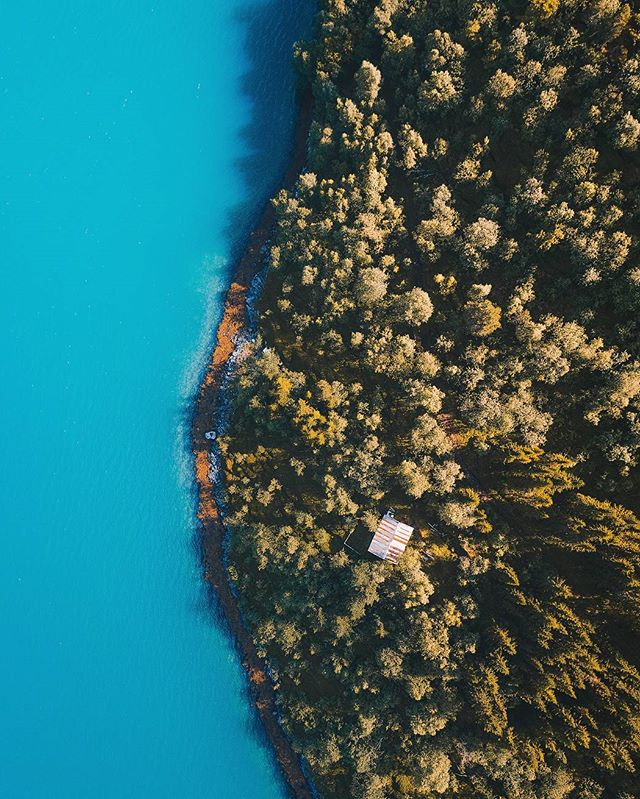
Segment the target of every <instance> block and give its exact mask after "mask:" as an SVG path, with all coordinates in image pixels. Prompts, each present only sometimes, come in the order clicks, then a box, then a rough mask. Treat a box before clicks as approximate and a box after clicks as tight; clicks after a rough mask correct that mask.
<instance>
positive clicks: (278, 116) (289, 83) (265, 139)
mask: <svg viewBox="0 0 640 799" xmlns="http://www.w3.org/2000/svg"><path fill="white" fill-rule="evenodd" d="M316 5H317V4H316V2H315V0H258V1H257V2H255V1H254V2H251V3H247V4H246V5H244V6H243V7H242V8H240V9H239V11H238V12H237V14H236V15H235V20H236V22H237V24H238V25H239V27H240V29H241V35H242V39H243V45H244V48H243V49H244V55H245V58H246V61H247V71H246V72H245V74H244V75H243V77H242V81H241V86H240V91H241V92H242V94H243V95H244V97H245V98H246V99H247V101H248V104H249V111H250V118H249V122H248V123H247V124H246V125H245V127H244V128H243V129H242V130H241V131H240V136H241V139H242V142H243V144H244V147H245V149H246V154H245V155H243V156H242V158H239V159H237V161H236V162H235V164H234V168H235V169H236V170H237V173H238V174H239V175H240V177H241V179H242V188H243V194H244V197H245V199H244V200H243V201H242V202H241V203H240V204H238V205H236V206H235V207H234V208H232V209H231V211H230V212H229V221H228V225H227V227H226V231H225V233H226V236H227V238H228V240H229V242H230V252H231V257H232V262H233V263H235V262H236V261H237V259H238V258H239V257H240V255H241V253H242V249H243V247H244V245H245V244H246V242H247V239H248V237H249V235H250V233H251V231H252V229H253V228H254V226H255V224H256V223H257V221H258V218H259V216H260V213H261V211H262V209H263V208H264V205H265V203H266V202H268V201H269V200H270V199H271V197H273V196H274V195H275V193H276V192H277V191H278V189H279V188H280V187H281V185H282V180H283V178H284V175H285V173H286V170H287V166H288V161H289V158H290V156H291V151H292V146H293V137H294V130H295V123H296V117H297V114H296V89H297V86H298V80H297V76H296V74H295V69H294V66H293V46H294V44H295V42H297V41H300V40H302V39H304V38H307V37H308V36H310V34H311V30H312V22H313V17H314V14H315V11H316Z"/></svg>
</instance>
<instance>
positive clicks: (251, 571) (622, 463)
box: [220, 0, 640, 799]
mask: <svg viewBox="0 0 640 799" xmlns="http://www.w3.org/2000/svg"><path fill="white" fill-rule="evenodd" d="M639 35H640V20H639V17H638V12H637V10H635V9H634V8H632V7H631V6H630V5H628V4H625V3H624V2H621V1H620V0H528V2H527V0H509V1H508V2H495V3H494V2H490V1H489V0H479V1H478V2H473V0H324V2H323V3H322V10H321V13H320V15H319V22H318V29H317V35H316V36H315V38H314V40H313V41H312V42H311V43H308V44H304V45H301V46H300V47H299V49H298V52H297V60H298V63H299V65H300V68H301V70H302V71H303V73H304V75H305V76H306V78H307V79H308V80H309V81H310V82H311V84H312V86H313V92H314V98H315V111H314V121H313V124H312V127H311V133H310V148H309V160H308V171H307V172H305V173H304V174H303V175H301V176H300V179H299V181H298V183H297V186H296V188H295V191H293V192H290V193H287V192H282V193H281V194H280V195H279V196H278V197H277V199H276V200H275V203H276V208H277V215H278V221H277V226H276V229H275V231H274V235H273V241H272V247H271V251H270V255H269V262H270V269H269V275H268V280H267V284H266V287H265V291H264V294H263V298H262V309H261V321H260V325H259V331H258V333H259V334H258V337H257V339H256V341H255V342H253V343H251V344H248V345H246V351H245V353H244V356H245V357H244V358H243V359H242V360H241V365H240V366H239V368H238V373H237V376H236V390H235V392H234V400H233V407H232V409H231V418H230V422H229V424H228V429H227V431H226V433H225V435H223V436H221V437H220V448H221V452H222V455H223V458H224V463H225V490H226V502H227V505H228V510H229V522H230V526H231V529H232V538H231V550H230V553H229V572H230V575H231V577H232V579H233V580H234V581H235V584H236V586H237V589H238V593H239V599H240V603H241V607H242V609H243V612H244V614H245V618H246V620H247V622H248V624H249V626H250V628H251V630H252V633H253V635H254V637H255V639H256V641H257V642H258V644H259V647H260V649H261V652H262V653H263V654H264V656H265V658H266V659H267V661H268V663H269V665H270V667H271V669H272V672H273V677H274V680H275V682H276V686H277V688H278V696H279V704H280V710H281V713H282V719H283V723H284V725H285V727H286V729H287V731H288V732H289V733H290V735H291V738H292V740H293V742H294V745H295V746H296V748H297V749H298V750H299V751H301V752H302V753H303V754H304V756H305V758H306V761H307V762H308V764H309V767H310V770H311V772H312V774H313V776H314V779H315V781H316V783H317V785H318V788H319V790H320V793H321V795H322V796H323V797H325V799H333V798H334V797H336V798H337V797H340V799H342V798H343V797H353V799H418V798H419V797H425V798H427V797H428V798H430V799H435V797H445V799H447V798H451V799H454V798H458V797H459V798H460V799H632V797H635V796H638V795H639V794H640V777H639V775H638V767H639V766H640V671H639V669H640V629H639V628H640V571H639V567H640V521H639V519H638V516H637V515H636V514H638V513H640V486H639V480H638V460H639V458H640V247H639V246H638V242H639V239H638V236H639V234H640V111H639V109H640V54H639V48H638V39H639ZM390 506H392V507H394V508H395V509H396V515H397V516H398V517H399V518H402V519H403V520H405V521H407V522H408V523H409V524H411V525H413V526H415V528H416V533H415V534H414V537H413V539H412V541H411V544H410V546H409V547H408V549H407V551H406V553H405V555H404V556H403V558H402V559H401V560H400V563H399V564H398V565H397V566H393V565H391V564H389V563H385V562H382V561H377V560H375V559H374V558H372V557H371V556H368V555H367V554H366V549H367V545H368V542H369V540H370V538H371V531H372V530H373V529H375V525H376V523H377V520H378V518H379V517H380V515H381V514H382V513H383V512H384V510H386V508H387V507H390ZM347 537H348V546H347V545H345V539H347Z"/></svg>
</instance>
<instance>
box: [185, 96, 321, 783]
mask: <svg viewBox="0 0 640 799" xmlns="http://www.w3.org/2000/svg"><path fill="white" fill-rule="evenodd" d="M311 110H312V96H311V90H310V89H309V88H305V89H304V91H302V92H301V93H300V101H299V111H298V121H297V125H296V133H295V142H294V147H293V152H292V155H291V159H290V162H289V168H288V170H287V173H286V175H285V177H284V180H283V182H282V185H283V186H284V187H285V188H290V187H292V186H293V185H294V184H295V181H296V179H297V177H298V175H299V174H300V172H301V171H302V169H303V168H304V165H305V163H306V159H307V140H308V132H309V125H310V120H311ZM275 219H276V217H275V211H274V208H273V206H272V204H271V202H268V203H267V205H266V206H265V207H264V209H263V211H262V214H261V216H260V219H259V221H258V224H257V226H256V227H255V228H254V230H253V232H252V234H251V236H250V237H249V240H248V242H247V245H246V247H245V249H244V252H243V253H242V255H241V257H240V259H239V261H238V263H237V266H236V268H235V270H234V273H233V278H232V281H231V284H230V286H229V289H228V291H227V295H226V298H225V303H224V310H223V314H222V319H221V320H220V324H219V326H218V330H217V334H216V340H215V345H214V348H213V351H212V353H211V357H210V359H209V362H208V364H207V366H206V369H205V371H204V374H203V377H202V380H201V383H200V387H199V389H198V393H197V395H196V397H195V400H194V408H193V421H192V428H191V440H192V442H191V443H192V451H193V456H194V469H195V480H196V484H197V488H198V519H199V527H200V533H201V536H202V555H203V565H204V574H205V579H206V580H207V581H208V583H209V584H210V585H211V587H212V588H213V589H214V590H215V592H216V595H217V598H218V601H219V603H220V607H221V609H222V611H223V612H224V615H225V618H226V622H227V624H228V625H229V629H230V631H231V633H232V635H233V637H234V639H235V642H236V645H237V647H238V649H239V652H240V656H241V659H242V665H243V667H244V669H245V671H246V673H247V676H248V678H249V686H250V693H251V697H252V701H253V703H254V704H255V707H256V710H257V712H258V715H259V717H260V720H261V721H262V724H263V726H264V730H265V733H266V735H267V738H268V739H269V742H270V744H271V746H272V747H273V751H274V754H275V756H276V759H277V761H278V763H279V765H280V768H281V770H282V773H283V775H284V777H285V779H286V782H287V783H288V785H289V787H290V789H291V792H292V794H293V796H294V797H295V799H313V796H314V794H313V790H312V788H311V786H310V784H309V782H308V780H307V778H306V776H305V774H304V771H303V767H302V763H301V760H300V757H299V756H298V755H297V754H296V752H295V751H294V750H293V747H292V745H291V742H290V741H289V739H288V738H287V736H286V735H285V734H284V732H283V730H282V728H281V726H280V724H279V723H278V720H277V715H276V704H275V693H274V688H273V683H272V681H271V678H270V677H269V674H268V671H267V669H266V666H265V663H264V662H263V661H262V659H261V658H260V657H259V656H258V653H257V650H256V646H255V644H254V642H253V639H252V638H251V635H250V634H249V632H248V631H247V629H246V627H245V625H244V623H243V620H242V616H241V614H240V610H239V608H238V605H237V602H236V599H235V597H234V595H233V591H232V590H231V586H230V584H229V577H228V574H227V571H226V568H225V564H224V537H225V527H224V518H223V512H222V508H221V506H220V503H219V502H218V492H217V481H218V480H219V479H220V478H219V476H216V475H214V474H213V473H212V470H211V459H210V455H211V448H212V445H211V441H210V440H208V439H207V438H206V437H205V433H206V432H207V431H209V430H211V429H212V427H213V426H214V420H215V418H216V416H217V415H218V411H219V409H220V407H221V405H222V404H223V401H224V391H225V385H224V383H225V379H224V378H225V374H226V372H227V367H228V366H229V363H230V360H231V358H232V357H233V355H234V352H235V348H236V342H237V340H238V338H239V337H240V336H241V334H242V333H243V332H244V330H245V328H246V326H247V324H248V321H249V320H248V314H247V299H248V295H249V291H250V288H251V285H252V283H253V281H254V280H255V278H256V277H257V275H258V274H259V272H260V270H261V268H262V265H263V258H262V252H263V249H264V247H265V245H266V244H267V243H268V241H269V238H270V236H271V231H272V229H273V226H274V224H275Z"/></svg>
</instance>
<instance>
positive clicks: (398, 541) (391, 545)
mask: <svg viewBox="0 0 640 799" xmlns="http://www.w3.org/2000/svg"><path fill="white" fill-rule="evenodd" d="M412 533H413V527H409V525H408V524H403V522H399V521H398V520H397V519H396V518H395V517H394V515H393V513H392V511H387V512H386V513H385V515H384V516H383V517H382V519H380V521H379V523H378V529H377V530H376V534H375V535H374V536H373V539H372V540H371V543H370V544H369V549H368V551H369V552H371V554H372V555H375V556H376V557H377V558H380V559H381V560H389V561H391V563H397V562H398V559H399V557H400V555H402V553H403V552H404V551H405V549H406V548H407V544H408V543H409V539H410V538H411V534H412Z"/></svg>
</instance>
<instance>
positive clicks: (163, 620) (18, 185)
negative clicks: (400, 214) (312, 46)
mask: <svg viewBox="0 0 640 799" xmlns="http://www.w3.org/2000/svg"><path fill="white" fill-rule="evenodd" d="M312 11H313V3H312V2H311V0H308V2H307V0H208V2H203V0H195V1H194V2H190V3H180V4H174V3H169V2H168V0H157V1H156V2H153V3H152V2H141V1H140V0H133V2H129V3H124V2H122V1H121V0H116V1H115V2H110V3H106V4H86V3H80V2H79V0H74V1H73V2H67V0H62V2H58V3H53V2H51V0H21V2H18V0H7V2H5V3H3V4H2V7H1V8H0V24H1V25H2V30H3V40H4V41H3V48H2V50H1V51H0V109H1V110H0V114H1V118H0V122H1V124H0V252H1V257H2V260H1V261H0V276H1V277H0V331H1V336H2V356H1V357H2V360H1V367H2V369H1V375H2V380H1V381H0V407H1V409H2V425H1V427H0V461H1V466H2V477H1V479H0V520H1V535H2V537H1V542H2V543H1V547H2V551H1V552H0V640H1V641H2V649H1V650H0V711H1V712H0V796H2V797H5V796H6V797H10V799H27V798H28V799H80V797H81V798H82V799H87V797H91V799H100V798H101V797H104V798H105V799H128V797H136V799H146V798H147V797H149V799H151V797H153V799H164V798H165V797H166V798H167V799H191V798H192V797H193V798H194V799H195V797H198V799H202V797H212V798H213V799H236V797H237V799H283V797H284V789H283V787H282V785H281V782H280V779H279V777H278V774H277V773H276V769H275V767H274V765H273V761H272V757H271V754H270V752H269V751H268V749H267V748H266V747H265V745H264V742H263V740H262V737H261V735H260V730H259V729H256V728H255V721H254V717H253V715H252V713H251V711H250V707H249V704H248V700H247V697H246V694H245V687H244V686H245V681H244V677H243V674H242V671H241V668H240V665H239V663H238V660H237V657H236V655H235V653H234V650H233V648H232V646H231V644H230V643H229V640H228V638H227V635H226V633H225V632H224V630H221V629H220V628H219V627H218V626H217V625H216V622H215V619H214V618H213V616H212V613H211V608H210V606H209V602H208V596H207V591H206V588H205V586H204V584H203V582H202V579H201V567H200V563H199V560H198V551H197V546H196V541H195V526H194V523H193V512H194V505H193V496H192V482H191V463H190V459H189V456H188V450H187V447H188V431H187V430H186V429H185V424H186V422H187V410H188V405H189V400H190V397H191V396H192V394H193V392H194V391H195V389H196V387H197V382H198V376H199V373H200V369H201V367H202V366H203V364H204V362H205V360H206V353H207V348H208V346H209V345H210V343H211V336H210V333H211V332H212V331H211V324H212V323H213V322H214V321H215V320H216V318H217V317H218V315H219V313H220V310H221V302H222V298H223V296H222V293H223V290H224V288H225V286H226V283H227V280H228V277H229V268H230V264H231V263H232V259H233V256H234V255H237V253H238V252H239V250H240V248H241V246H242V243H243V241H244V239H245V237H246V235H247V233H248V232H249V230H250V227H251V224H252V222H254V221H255V219H256V218H257V215H258V212H259V209H260V206H261V204H262V202H263V201H264V200H265V199H266V198H267V197H268V196H269V195H270V194H271V193H272V192H273V191H274V190H275V189H276V188H277V187H278V183H279V179H280V177H281V175H282V174H283V173H284V170H285V167H286V163H287V156H288V153H289V148H290V145H291V140H292V131H293V122H294V111H295V108H294V92H293V82H294V78H293V70H292V65H291V61H290V55H289V54H290V49H291V45H292V43H293V42H294V41H295V40H296V39H298V38H300V37H301V36H303V35H305V34H306V33H307V32H308V31H309V29H310V23H311V17H312Z"/></svg>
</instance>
